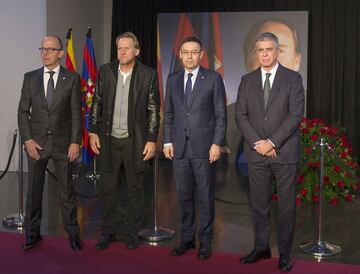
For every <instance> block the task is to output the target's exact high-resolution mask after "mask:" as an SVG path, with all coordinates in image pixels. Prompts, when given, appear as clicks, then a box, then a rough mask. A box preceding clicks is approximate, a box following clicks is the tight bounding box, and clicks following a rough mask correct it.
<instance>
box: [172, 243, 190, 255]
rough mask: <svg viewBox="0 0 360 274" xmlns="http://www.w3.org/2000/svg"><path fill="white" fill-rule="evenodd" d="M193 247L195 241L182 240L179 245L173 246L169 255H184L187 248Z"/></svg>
mask: <svg viewBox="0 0 360 274" xmlns="http://www.w3.org/2000/svg"><path fill="white" fill-rule="evenodd" d="M193 248H195V241H191V242H183V243H181V244H180V246H179V247H175V248H174V249H173V250H172V251H171V255H173V256H181V255H184V254H185V253H186V251H188V250H189V249H193Z"/></svg>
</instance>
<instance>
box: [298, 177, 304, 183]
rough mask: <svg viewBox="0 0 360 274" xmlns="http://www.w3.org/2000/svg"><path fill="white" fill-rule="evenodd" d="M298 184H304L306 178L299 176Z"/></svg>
mask: <svg viewBox="0 0 360 274" xmlns="http://www.w3.org/2000/svg"><path fill="white" fill-rule="evenodd" d="M297 182H298V184H302V183H303V182H304V176H303V175H299V176H298V177H297Z"/></svg>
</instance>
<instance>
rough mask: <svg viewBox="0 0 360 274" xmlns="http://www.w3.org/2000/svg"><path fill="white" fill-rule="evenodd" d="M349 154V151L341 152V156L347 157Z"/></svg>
mask: <svg viewBox="0 0 360 274" xmlns="http://www.w3.org/2000/svg"><path fill="white" fill-rule="evenodd" d="M347 156H348V153H347V152H345V151H343V152H341V153H340V157H341V158H343V159H344V158H346V157H347Z"/></svg>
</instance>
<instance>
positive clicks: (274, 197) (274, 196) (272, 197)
mask: <svg viewBox="0 0 360 274" xmlns="http://www.w3.org/2000/svg"><path fill="white" fill-rule="evenodd" d="M277 199H278V196H277V194H276V193H273V194H272V195H271V200H272V201H277Z"/></svg>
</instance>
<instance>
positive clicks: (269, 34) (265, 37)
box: [255, 32, 279, 49]
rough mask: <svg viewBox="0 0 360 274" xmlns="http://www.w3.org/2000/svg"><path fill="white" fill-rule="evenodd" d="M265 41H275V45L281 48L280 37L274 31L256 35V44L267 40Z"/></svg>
mask: <svg viewBox="0 0 360 274" xmlns="http://www.w3.org/2000/svg"><path fill="white" fill-rule="evenodd" d="M265 41H273V42H274V43H275V47H276V48H277V49H278V48H279V39H278V38H277V36H276V35H275V34H273V33H272V32H263V33H260V34H259V35H258V36H256V39H255V45H256V44H257V42H265Z"/></svg>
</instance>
